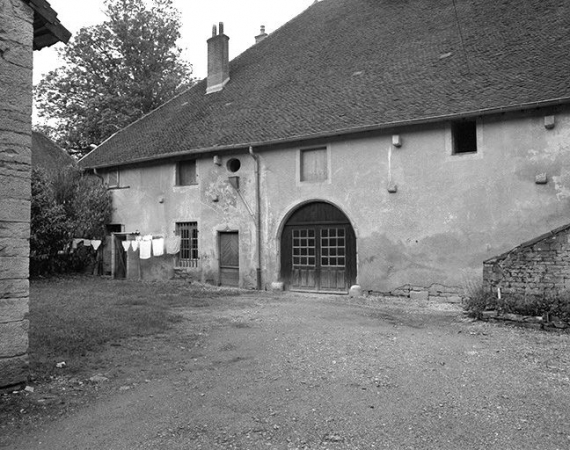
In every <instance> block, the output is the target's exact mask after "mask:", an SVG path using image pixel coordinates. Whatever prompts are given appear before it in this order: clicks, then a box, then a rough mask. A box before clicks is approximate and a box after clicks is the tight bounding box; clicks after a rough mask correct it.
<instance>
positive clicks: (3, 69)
mask: <svg viewBox="0 0 570 450" xmlns="http://www.w3.org/2000/svg"><path fill="white" fill-rule="evenodd" d="M32 19H33V14H32V11H31V9H30V8H29V6H28V5H27V4H25V3H24V2H22V1H21V0H3V1H2V2H0V74H1V79H2V81H1V83H0V388H2V387H6V386H11V385H16V384H19V383H22V382H25V381H26V378H27V364H28V363H27V360H28V357H27V352H28V326H29V325H28V320H27V317H26V316H27V312H28V303H29V284H28V256H29V236H30V195H31V194H30V173H31V114H32V89H31V87H32V40H33V22H32Z"/></svg>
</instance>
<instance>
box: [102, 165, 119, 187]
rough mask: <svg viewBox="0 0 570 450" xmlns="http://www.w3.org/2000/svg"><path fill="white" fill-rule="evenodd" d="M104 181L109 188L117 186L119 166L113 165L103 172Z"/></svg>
mask: <svg viewBox="0 0 570 450" xmlns="http://www.w3.org/2000/svg"><path fill="white" fill-rule="evenodd" d="M105 181H106V182H107V186H108V187H110V188H116V187H119V168H118V167H113V168H111V169H109V171H108V172H107V173H106V174H105Z"/></svg>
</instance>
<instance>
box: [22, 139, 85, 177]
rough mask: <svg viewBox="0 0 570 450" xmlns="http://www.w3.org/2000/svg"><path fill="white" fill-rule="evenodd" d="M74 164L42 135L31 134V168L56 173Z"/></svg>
mask: <svg viewBox="0 0 570 450" xmlns="http://www.w3.org/2000/svg"><path fill="white" fill-rule="evenodd" d="M73 164H75V160H74V159H73V158H72V157H71V156H69V154H68V153H67V152H66V151H65V150H64V149H62V148H61V147H60V146H58V145H57V144H56V143H55V142H53V141H52V140H51V139H49V138H48V137H47V136H45V135H44V134H42V133H38V132H37V131H33V132H32V167H33V168H34V169H37V168H41V169H44V170H46V171H47V172H56V171H57V170H59V169H60V168H62V167H65V166H70V165H73Z"/></svg>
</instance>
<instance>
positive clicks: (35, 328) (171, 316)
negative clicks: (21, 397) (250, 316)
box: [29, 277, 237, 379]
mask: <svg viewBox="0 0 570 450" xmlns="http://www.w3.org/2000/svg"><path fill="white" fill-rule="evenodd" d="M227 295H228V292H221V291H220V292H218V291H216V290H210V289H201V288H196V287H193V286H190V285H188V284H187V283H177V282H152V283H150V282H139V281H127V280H112V279H108V278H100V277H65V278H53V279H49V280H32V282H31V283H30V313H29V319H30V333H29V338H30V350H29V354H30V366H31V367H30V368H31V372H32V374H33V375H34V376H35V378H37V379H41V378H46V377H48V376H49V375H51V374H52V373H53V372H54V371H55V365H56V363H58V362H61V361H65V363H66V366H67V372H78V371H80V370H81V368H82V366H83V359H84V357H86V356H87V354H89V353H93V352H96V351H98V350H100V349H102V348H103V346H104V345H105V344H107V343H113V342H117V341H120V340H121V339H126V338H129V337H132V336H148V335H153V334H157V333H161V332H165V331H167V330H168V329H169V328H170V327H171V326H172V325H173V324H174V323H176V322H178V321H180V320H181V316H180V315H178V314H176V312H175V311H174V310H173V308H175V307H181V306H186V307H193V306H194V307H204V306H208V305H210V304H212V303H214V302H215V298H216V297H219V296H227ZM230 295H237V293H232V294H230Z"/></svg>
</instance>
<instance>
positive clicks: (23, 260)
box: [0, 257, 29, 280]
mask: <svg viewBox="0 0 570 450" xmlns="http://www.w3.org/2000/svg"><path fill="white" fill-rule="evenodd" d="M28 269H29V258H28V257H11V258H2V264H0V280H6V279H22V278H27V277H28V273H29V272H28Z"/></svg>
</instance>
